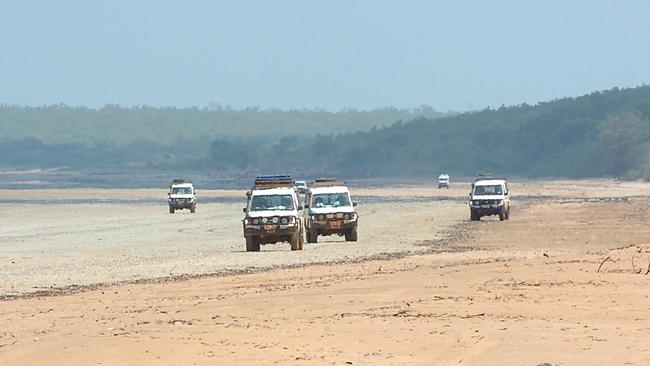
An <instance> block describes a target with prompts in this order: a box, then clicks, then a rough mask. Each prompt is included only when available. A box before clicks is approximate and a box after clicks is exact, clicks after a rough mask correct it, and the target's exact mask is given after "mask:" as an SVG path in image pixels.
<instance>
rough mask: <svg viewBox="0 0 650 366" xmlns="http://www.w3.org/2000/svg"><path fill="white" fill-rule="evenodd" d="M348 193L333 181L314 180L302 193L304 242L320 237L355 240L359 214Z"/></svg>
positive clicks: (314, 240)
mask: <svg viewBox="0 0 650 366" xmlns="http://www.w3.org/2000/svg"><path fill="white" fill-rule="evenodd" d="M355 206H356V203H352V201H351V200H350V192H349V191H348V187H346V186H345V185H344V184H343V183H342V182H339V181H337V180H336V179H317V180H316V181H315V182H314V184H313V185H312V186H311V188H310V189H309V190H308V191H307V194H305V209H306V212H305V224H306V226H307V230H306V234H307V243H316V242H317V241H318V236H319V235H334V234H336V235H339V236H345V240H346V241H357V223H358V221H359V215H357V211H356V210H355Z"/></svg>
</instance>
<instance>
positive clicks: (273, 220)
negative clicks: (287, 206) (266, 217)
mask: <svg viewBox="0 0 650 366" xmlns="http://www.w3.org/2000/svg"><path fill="white" fill-rule="evenodd" d="M271 222H272V223H274V224H277V223H278V222H280V218H279V217H277V216H274V217H273V218H272V219H271Z"/></svg>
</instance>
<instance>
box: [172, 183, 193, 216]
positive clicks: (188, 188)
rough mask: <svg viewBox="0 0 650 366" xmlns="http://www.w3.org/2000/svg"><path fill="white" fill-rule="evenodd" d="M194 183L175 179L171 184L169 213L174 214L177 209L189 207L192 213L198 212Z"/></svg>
mask: <svg viewBox="0 0 650 366" xmlns="http://www.w3.org/2000/svg"><path fill="white" fill-rule="evenodd" d="M195 193H196V192H195V191H194V185H193V184H192V182H190V181H185V180H183V179H174V180H173V181H172V184H171V185H170V186H169V193H167V195H168V196H169V198H168V199H167V202H168V203H169V213H170V214H173V213H174V212H175V211H176V210H183V209H188V210H190V212H191V213H194V212H196V195H195Z"/></svg>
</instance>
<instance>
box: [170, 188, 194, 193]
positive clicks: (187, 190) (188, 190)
mask: <svg viewBox="0 0 650 366" xmlns="http://www.w3.org/2000/svg"><path fill="white" fill-rule="evenodd" d="M172 194H192V188H190V187H173V188H172Z"/></svg>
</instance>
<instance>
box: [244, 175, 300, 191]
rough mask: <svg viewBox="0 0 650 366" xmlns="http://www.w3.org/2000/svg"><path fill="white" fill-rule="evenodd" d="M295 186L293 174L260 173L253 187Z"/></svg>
mask: <svg viewBox="0 0 650 366" xmlns="http://www.w3.org/2000/svg"><path fill="white" fill-rule="evenodd" d="M280 187H293V179H292V178H291V174H278V175H259V176H257V177H256V178H255V182H254V183H253V189H267V188H280Z"/></svg>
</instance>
